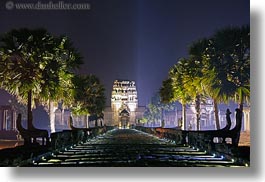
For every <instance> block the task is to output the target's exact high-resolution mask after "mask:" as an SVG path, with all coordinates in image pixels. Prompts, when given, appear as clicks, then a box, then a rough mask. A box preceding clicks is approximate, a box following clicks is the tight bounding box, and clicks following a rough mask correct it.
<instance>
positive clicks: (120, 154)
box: [32, 129, 236, 167]
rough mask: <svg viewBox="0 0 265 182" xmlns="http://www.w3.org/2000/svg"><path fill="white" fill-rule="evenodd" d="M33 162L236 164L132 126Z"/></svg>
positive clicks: (56, 163)
mask: <svg viewBox="0 0 265 182" xmlns="http://www.w3.org/2000/svg"><path fill="white" fill-rule="evenodd" d="M32 165H33V166H110V167H112V166H115V167H116V166H117V167H118V166H119V167H122V166H139V167H141V166H147V167H148V166H181V167H195V166H196V167H197V166H207V167H209V166H214V167H225V166H236V165H235V164H234V161H233V159H225V158H224V157H223V156H215V154H207V153H206V152H205V151H199V150H197V149H194V148H191V147H189V146H184V145H176V144H174V143H172V142H171V141H167V140H163V139H159V138H157V137H155V136H152V135H149V134H146V133H143V132H141V131H137V130H133V129H115V130H111V131H109V132H107V133H106V134H104V135H101V136H98V137H97V138H94V139H91V140H89V141H87V142H86V143H84V144H82V145H77V146H72V147H71V148H69V149H65V150H62V151H59V152H57V153H52V154H48V155H45V156H40V157H39V158H38V159H36V160H35V161H34V162H33V164H32Z"/></svg>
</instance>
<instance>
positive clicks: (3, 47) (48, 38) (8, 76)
mask: <svg viewBox="0 0 265 182" xmlns="http://www.w3.org/2000/svg"><path fill="white" fill-rule="evenodd" d="M81 63H82V61H81V57H80V56H79V54H78V53H77V52H76V50H75V49H74V48H73V47H72V46H71V43H70V41H69V40H68V38H67V37H59V38H58V37H54V36H52V35H51V34H49V33H48V32H47V31H46V30H45V29H35V30H29V29H18V30H16V29H15V30H11V31H10V32H8V33H6V34H4V35H2V36H1V39H0V81H1V85H0V87H1V88H3V89H5V90H7V91H8V92H10V93H11V94H13V95H16V96H17V98H18V99H19V101H21V102H24V103H27V108H28V129H33V128H34V127H33V123H32V105H33V103H32V102H34V101H38V102H47V100H52V101H57V100H58V99H59V98H60V99H62V98H64V97H63V95H66V93H63V91H62V90H64V89H61V88H62V87H64V86H65V82H70V80H69V79H66V78H71V75H72V73H71V71H72V70H73V69H74V68H76V67H78V65H80V64H81ZM65 90H66V89H65ZM68 95H69V94H68Z"/></svg>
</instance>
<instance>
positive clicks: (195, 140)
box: [136, 109, 242, 153]
mask: <svg viewBox="0 0 265 182" xmlns="http://www.w3.org/2000/svg"><path fill="white" fill-rule="evenodd" d="M230 114H231V112H230V111H229V109H227V113H226V120H227V124H226V126H225V127H224V128H222V129H220V130H206V131H187V130H180V129H176V128H161V127H158V128H147V127H142V126H137V127H136V129H137V130H140V131H143V132H146V133H150V134H153V135H155V136H158V137H160V138H167V139H169V140H173V141H175V143H176V144H183V145H185V144H186V145H190V146H192V147H195V148H199V149H201V150H206V151H221V152H227V153H231V148H235V147H237V146H238V142H239V137H240V130H241V126H242V111H241V110H239V109H236V125H235V127H234V128H233V129H231V130H230V127H231V118H230ZM227 139H230V142H229V141H227Z"/></svg>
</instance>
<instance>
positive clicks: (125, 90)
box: [104, 80, 145, 128]
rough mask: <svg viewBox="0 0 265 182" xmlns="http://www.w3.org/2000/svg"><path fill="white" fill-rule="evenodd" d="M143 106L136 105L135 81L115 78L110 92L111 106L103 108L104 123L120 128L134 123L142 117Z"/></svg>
mask: <svg viewBox="0 0 265 182" xmlns="http://www.w3.org/2000/svg"><path fill="white" fill-rule="evenodd" d="M144 111H145V107H139V106H138V97H137V89H136V85H135V81H129V80H115V81H114V83H113V88H112V94H111V107H107V108H106V109H105V110H104V123H105V124H106V125H114V126H118V127H120V128H127V127H129V126H130V125H136V124H137V122H138V121H139V120H140V119H141V118H142V117H143V114H144Z"/></svg>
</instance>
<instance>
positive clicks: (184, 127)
mask: <svg viewBox="0 0 265 182" xmlns="http://www.w3.org/2000/svg"><path fill="white" fill-rule="evenodd" d="M181 129H182V130H185V129H186V104H185V103H183V104H182V126H181Z"/></svg>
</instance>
